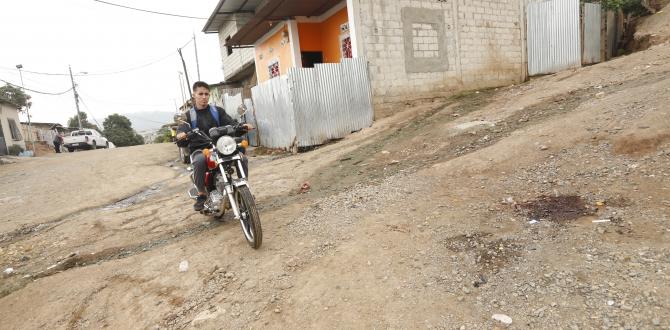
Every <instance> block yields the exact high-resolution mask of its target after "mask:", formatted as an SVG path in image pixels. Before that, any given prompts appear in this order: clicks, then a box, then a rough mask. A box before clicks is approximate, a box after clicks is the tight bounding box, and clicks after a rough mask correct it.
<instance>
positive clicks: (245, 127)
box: [242, 124, 254, 131]
mask: <svg viewBox="0 0 670 330" xmlns="http://www.w3.org/2000/svg"><path fill="white" fill-rule="evenodd" d="M242 127H243V128H244V129H245V130H247V131H253V130H254V126H253V125H251V124H242Z"/></svg>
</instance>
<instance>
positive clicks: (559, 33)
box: [527, 0, 581, 76]
mask: <svg viewBox="0 0 670 330" xmlns="http://www.w3.org/2000/svg"><path fill="white" fill-rule="evenodd" d="M579 9H580V5H579V0H551V1H544V2H537V3H529V4H528V8H527V19H528V74H529V75H531V76H532V75H537V74H544V73H553V72H558V71H561V70H565V69H569V68H574V67H579V66H581V43H580V31H579V25H580V24H579V23H580V22H579Z"/></svg>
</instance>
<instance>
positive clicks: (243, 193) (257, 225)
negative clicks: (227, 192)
mask: <svg viewBox="0 0 670 330" xmlns="http://www.w3.org/2000/svg"><path fill="white" fill-rule="evenodd" d="M235 201H236V202H237V206H238V207H239V208H240V224H241V225H242V232H243V233H244V237H245V238H246V239H247V242H248V243H249V245H251V247H252V248H254V249H258V248H260V247H261V244H262V243H263V231H262V229H261V218H260V217H259V216H258V210H257V209H256V201H255V200H254V196H252V195H251V191H249V187H246V186H241V187H237V189H235Z"/></svg>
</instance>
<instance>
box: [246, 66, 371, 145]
mask: <svg viewBox="0 0 670 330" xmlns="http://www.w3.org/2000/svg"><path fill="white" fill-rule="evenodd" d="M252 96H253V101H254V106H255V112H256V121H257V123H258V133H259V142H260V144H261V145H263V146H266V147H271V148H283V149H294V148H297V147H308V146H314V145H319V144H323V143H325V142H327V141H328V140H332V139H338V138H343V137H345V136H346V135H348V134H350V133H351V132H354V131H357V130H360V129H362V128H364V127H369V126H370V125H372V121H373V108H372V90H371V87H370V78H369V74H368V63H367V60H366V59H365V58H355V59H343V60H342V62H340V63H337V64H335V63H331V64H317V65H316V66H315V67H314V68H292V69H290V70H289V72H288V73H287V74H286V76H282V77H279V78H274V79H271V80H269V81H266V82H264V83H262V84H259V85H258V86H256V87H254V88H253V89H252Z"/></svg>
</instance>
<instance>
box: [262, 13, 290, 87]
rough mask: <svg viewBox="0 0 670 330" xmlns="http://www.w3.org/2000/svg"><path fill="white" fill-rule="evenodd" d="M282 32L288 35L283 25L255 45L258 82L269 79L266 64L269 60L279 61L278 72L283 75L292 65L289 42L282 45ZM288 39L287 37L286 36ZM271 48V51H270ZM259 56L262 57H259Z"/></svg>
mask: <svg viewBox="0 0 670 330" xmlns="http://www.w3.org/2000/svg"><path fill="white" fill-rule="evenodd" d="M284 32H286V35H287V36H288V27H287V26H284V27H283V28H281V29H280V30H279V31H278V32H277V33H275V34H274V35H273V36H272V37H270V38H268V39H267V40H266V41H265V42H263V43H261V44H258V45H256V46H255V50H256V72H257V73H258V82H263V81H266V80H269V79H270V72H269V70H268V65H269V64H270V62H271V61H274V60H278V61H279V72H280V73H281V74H282V75H284V74H286V72H288V69H289V68H292V67H293V57H292V55H291V43H290V42H286V43H284V45H282V39H284ZM286 40H287V41H288V37H287V38H286ZM270 48H272V52H270ZM261 56H262V57H263V58H262V59H261Z"/></svg>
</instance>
